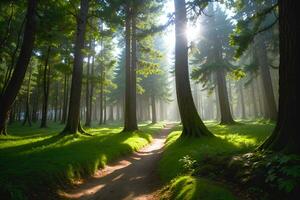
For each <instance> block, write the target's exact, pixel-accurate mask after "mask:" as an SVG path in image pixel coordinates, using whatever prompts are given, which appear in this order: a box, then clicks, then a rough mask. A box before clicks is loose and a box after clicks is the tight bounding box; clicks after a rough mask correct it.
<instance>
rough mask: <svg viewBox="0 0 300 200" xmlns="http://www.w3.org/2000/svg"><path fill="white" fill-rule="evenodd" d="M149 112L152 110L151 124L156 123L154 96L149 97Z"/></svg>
mask: <svg viewBox="0 0 300 200" xmlns="http://www.w3.org/2000/svg"><path fill="white" fill-rule="evenodd" d="M151 110H152V124H155V123H157V118H156V103H155V96H154V94H152V95H151Z"/></svg>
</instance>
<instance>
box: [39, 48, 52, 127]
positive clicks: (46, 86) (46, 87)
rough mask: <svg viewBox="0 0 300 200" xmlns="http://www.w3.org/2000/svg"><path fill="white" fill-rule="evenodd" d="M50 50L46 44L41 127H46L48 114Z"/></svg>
mask: <svg viewBox="0 0 300 200" xmlns="http://www.w3.org/2000/svg"><path fill="white" fill-rule="evenodd" d="M50 52H51V46H50V45H49V46H48V50H47V54H46V60H45V66H44V67H45V68H44V78H43V92H44V100H43V108H42V120H41V128H46V127H47V114H48V100H49V89H50V66H49V57H50Z"/></svg>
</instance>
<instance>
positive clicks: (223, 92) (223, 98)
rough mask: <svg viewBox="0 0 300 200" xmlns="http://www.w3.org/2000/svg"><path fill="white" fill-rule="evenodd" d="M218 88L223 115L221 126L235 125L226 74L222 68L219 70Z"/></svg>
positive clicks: (221, 113)
mask: <svg viewBox="0 0 300 200" xmlns="http://www.w3.org/2000/svg"><path fill="white" fill-rule="evenodd" d="M217 88H218V98H219V105H220V115H221V120H220V124H233V123H234V120H233V118H232V115H231V111H230V105H229V100H228V92H227V86H226V80H225V72H224V69H222V68H220V69H218V70H217Z"/></svg>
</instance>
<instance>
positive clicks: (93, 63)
mask: <svg viewBox="0 0 300 200" xmlns="http://www.w3.org/2000/svg"><path fill="white" fill-rule="evenodd" d="M94 65H95V56H93V57H92V64H91V75H92V76H93V75H94ZM93 95H94V80H93V78H91V80H90V96H89V109H90V111H89V115H88V120H87V121H88V124H89V125H91V123H92V114H93Z"/></svg>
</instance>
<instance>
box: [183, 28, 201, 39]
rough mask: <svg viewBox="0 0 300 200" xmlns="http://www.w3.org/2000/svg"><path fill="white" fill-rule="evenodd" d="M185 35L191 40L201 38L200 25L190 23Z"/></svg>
mask: <svg viewBox="0 0 300 200" xmlns="http://www.w3.org/2000/svg"><path fill="white" fill-rule="evenodd" d="M185 35H186V37H187V39H188V41H189V42H195V41H196V40H198V39H199V38H200V30H199V27H198V26H195V25H191V24H188V25H187V28H186V30H185Z"/></svg>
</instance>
